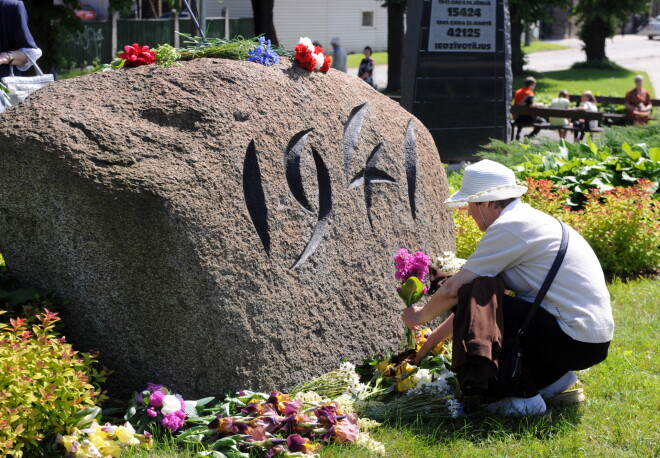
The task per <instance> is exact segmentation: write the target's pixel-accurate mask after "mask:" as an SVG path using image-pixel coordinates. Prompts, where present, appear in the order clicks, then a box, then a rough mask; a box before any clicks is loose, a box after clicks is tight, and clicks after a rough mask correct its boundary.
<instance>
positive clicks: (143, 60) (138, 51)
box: [119, 43, 156, 67]
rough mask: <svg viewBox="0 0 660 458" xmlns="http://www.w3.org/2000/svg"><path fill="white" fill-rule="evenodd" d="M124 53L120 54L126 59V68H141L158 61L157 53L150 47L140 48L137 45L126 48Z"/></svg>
mask: <svg viewBox="0 0 660 458" xmlns="http://www.w3.org/2000/svg"><path fill="white" fill-rule="evenodd" d="M124 51H125V52H123V53H121V54H119V58H120V59H124V60H125V63H124V67H139V66H140V65H149V64H153V63H154V62H155V61H156V53H155V52H154V50H152V49H149V46H140V45H139V44H137V43H133V44H132V45H130V46H128V45H126V46H124Z"/></svg>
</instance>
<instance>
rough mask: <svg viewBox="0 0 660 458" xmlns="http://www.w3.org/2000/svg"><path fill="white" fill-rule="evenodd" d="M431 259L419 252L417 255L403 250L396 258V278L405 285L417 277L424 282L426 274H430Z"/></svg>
mask: <svg viewBox="0 0 660 458" xmlns="http://www.w3.org/2000/svg"><path fill="white" fill-rule="evenodd" d="M430 262H431V259H430V258H429V257H428V256H427V255H425V254H424V253H422V252H421V251H417V252H416V253H415V254H412V253H408V250H406V249H405V248H401V249H400V250H399V252H398V253H397V254H396V255H395V256H394V267H395V268H396V271H395V272H394V278H396V279H397V280H399V281H401V283H405V282H406V281H408V279H409V278H410V277H417V278H418V279H419V281H422V282H423V281H424V278H425V277H426V274H428V273H429V263H430Z"/></svg>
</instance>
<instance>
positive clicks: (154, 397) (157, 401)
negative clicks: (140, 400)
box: [149, 391, 165, 407]
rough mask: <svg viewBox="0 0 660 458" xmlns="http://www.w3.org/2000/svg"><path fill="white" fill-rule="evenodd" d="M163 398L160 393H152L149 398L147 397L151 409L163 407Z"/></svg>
mask: <svg viewBox="0 0 660 458" xmlns="http://www.w3.org/2000/svg"><path fill="white" fill-rule="evenodd" d="M164 398H165V394H163V392H162V391H154V392H153V393H151V396H149V405H150V406H151V407H161V406H162V405H163V399H164Z"/></svg>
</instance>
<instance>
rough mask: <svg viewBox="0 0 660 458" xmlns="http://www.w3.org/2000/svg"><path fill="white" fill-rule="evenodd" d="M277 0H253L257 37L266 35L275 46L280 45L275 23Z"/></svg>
mask: <svg viewBox="0 0 660 458" xmlns="http://www.w3.org/2000/svg"><path fill="white" fill-rule="evenodd" d="M274 6H275V0H252V15H253V16H254V33H255V35H262V34H263V35H264V36H265V37H266V39H267V40H270V41H271V43H273V44H274V45H279V44H280V41H279V40H278V39H277V33H276V32H275V23H274V21H273V7H274Z"/></svg>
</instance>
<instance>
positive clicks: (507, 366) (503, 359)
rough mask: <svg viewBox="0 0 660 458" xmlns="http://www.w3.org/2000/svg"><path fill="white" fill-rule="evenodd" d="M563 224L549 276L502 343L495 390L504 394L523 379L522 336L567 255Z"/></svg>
mask: <svg viewBox="0 0 660 458" xmlns="http://www.w3.org/2000/svg"><path fill="white" fill-rule="evenodd" d="M559 224H561V244H560V245H559V251H558V252H557V257H556V258H555V261H554V262H553V263H552V267H550V271H549V272H548V275H547V277H545V281H544V282H543V285H542V286H541V289H540V290H539V293H538V294H537V295H536V299H534V303H533V304H532V306H531V307H530V309H529V313H527V316H526V317H525V320H524V321H523V323H522V324H521V325H520V329H518V332H517V333H516V335H515V336H513V337H507V338H505V340H504V342H503V345H502V347H503V348H502V353H501V354H500V358H499V370H498V375H497V380H496V381H495V385H496V386H495V391H497V392H498V393H499V394H501V395H504V396H512V395H514V394H515V392H516V390H517V388H518V387H519V386H520V382H521V380H522V364H523V351H522V345H521V338H522V336H523V334H525V331H526V330H527V326H529V323H531V321H532V318H533V317H534V314H535V313H536V311H537V310H538V308H539V306H540V305H541V301H542V300H543V298H544V297H545V294H546V293H547V292H548V289H549V288H550V285H551V284H552V281H553V280H554V279H555V275H557V271H559V267H560V266H561V263H562V261H563V260H564V256H565V255H566V248H567V247H568V230H567V229H566V225H564V223H562V222H561V221H559Z"/></svg>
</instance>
